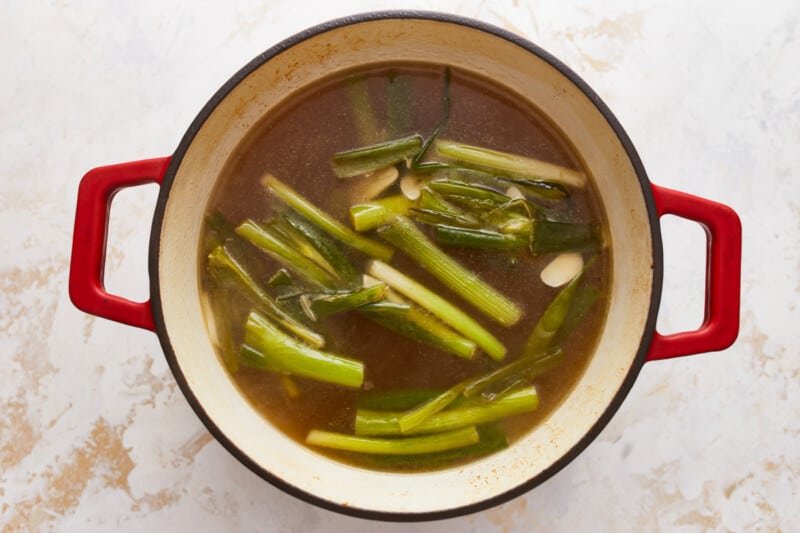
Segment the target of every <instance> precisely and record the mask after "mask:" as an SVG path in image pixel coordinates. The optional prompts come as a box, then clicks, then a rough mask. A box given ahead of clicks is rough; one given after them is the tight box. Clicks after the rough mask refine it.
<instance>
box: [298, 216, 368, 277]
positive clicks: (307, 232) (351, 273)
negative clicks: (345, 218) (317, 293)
mask: <svg viewBox="0 0 800 533" xmlns="http://www.w3.org/2000/svg"><path fill="white" fill-rule="evenodd" d="M284 218H285V219H286V221H287V222H288V223H289V224H291V225H292V227H294V229H296V230H297V231H298V232H300V233H301V234H303V236H304V237H305V238H306V239H307V240H308V242H310V243H311V245H312V246H314V247H315V248H316V249H317V251H319V253H320V255H322V257H324V258H325V260H326V261H327V263H328V264H329V265H331V267H333V270H334V271H335V272H336V274H337V275H338V277H339V278H341V279H342V280H344V281H345V282H346V284H347V285H348V286H351V287H356V286H358V285H359V282H360V274H359V273H358V272H357V271H356V269H355V267H353V264H352V263H351V262H350V259H348V258H347V256H346V255H345V254H344V252H343V251H342V250H341V249H340V248H339V246H338V245H337V243H336V242H334V241H333V239H331V238H330V237H328V235H326V234H325V233H323V232H322V231H320V229H319V228H317V226H315V225H314V224H312V223H311V222H309V221H308V220H306V219H305V218H304V217H302V216H300V215H299V214H297V213H295V212H289V213H286V214H285V215H284Z"/></svg>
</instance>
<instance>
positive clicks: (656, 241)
mask: <svg viewBox="0 0 800 533" xmlns="http://www.w3.org/2000/svg"><path fill="white" fill-rule="evenodd" d="M386 19H424V20H431V21H438V22H445V23H450V24H458V25H462V26H466V27H469V28H472V29H475V30H479V31H482V32H485V33H489V34H492V35H494V36H496V37H499V38H501V39H504V40H506V41H509V42H511V43H513V44H515V45H517V46H519V47H521V48H524V49H525V50H527V51H528V52H530V53H531V54H534V55H536V56H538V57H539V58H541V59H542V60H544V61H546V62H547V63H549V64H550V65H551V66H553V67H554V68H556V69H557V70H558V71H559V72H561V74H563V75H564V76H565V77H567V78H568V79H569V80H570V81H571V82H572V83H574V84H575V85H576V86H577V87H578V88H580V90H581V91H582V92H583V93H584V94H585V95H586V96H587V97H588V98H589V100H590V101H591V102H592V103H593V104H594V106H595V107H596V108H597V109H598V111H599V112H600V113H601V114H602V115H603V117H604V118H605V119H606V121H607V122H608V124H609V125H610V126H611V128H612V130H613V131H614V133H615V134H616V135H617V137H618V138H619V140H620V142H621V144H622V146H623V147H624V149H625V152H626V154H627V156H628V158H629V159H630V161H631V164H632V165H633V168H634V170H635V172H636V176H637V178H638V180H639V184H640V186H641V190H642V196H643V198H644V201H645V205H646V206H647V213H648V220H649V223H650V237H651V239H652V243H653V246H652V252H653V257H652V264H653V284H652V288H651V291H652V292H651V294H652V297H651V300H650V306H649V309H648V315H647V320H646V323H645V329H644V334H643V336H642V339H641V343H640V344H639V348H638V350H637V353H636V357H635V359H634V361H633V364H632V365H631V367H630V368H629V370H628V373H627V375H626V376H625V379H624V380H623V382H622V385H621V386H620V388H619V390H618V391H617V393H616V394H615V396H614V398H613V399H612V401H611V403H610V404H609V406H608V407H607V408H606V410H605V411H604V412H603V413H602V414H601V415H600V417H599V418H598V419H597V421H596V422H595V423H594V425H593V426H592V427H591V428H590V430H589V431H588V432H587V433H586V434H585V435H584V436H583V438H582V439H581V440H580V441H579V442H578V443H577V444H576V445H574V446H573V447H572V448H571V449H570V450H569V451H568V452H567V453H566V454H564V455H563V456H562V457H561V458H560V459H559V460H557V461H555V462H554V463H553V464H551V465H550V466H549V467H548V468H546V469H545V470H543V471H542V472H540V473H539V474H538V475H536V476H534V477H532V478H531V479H529V480H528V481H526V482H525V483H523V484H521V485H519V486H517V487H515V488H513V489H511V490H508V491H506V492H504V493H502V494H499V495H497V496H494V497H491V498H487V499H485V500H482V501H480V502H476V503H473V504H469V505H465V506H461V507H455V508H449V509H443V510H441V511H430V512H420V513H413V512H408V513H397V512H385V511H375V510H370V509H360V508H357V507H350V506H345V505H341V504H338V503H335V502H332V501H330V500H326V499H323V498H320V497H318V496H315V495H314V494H311V493H309V492H307V491H305V490H302V489H300V488H298V487H296V486H294V485H292V484H291V482H289V481H287V480H284V479H281V478H279V477H277V476H275V475H273V474H272V473H270V472H269V471H267V470H265V469H263V468H262V467H261V466H259V465H258V464H257V463H256V462H255V461H253V460H252V459H251V458H250V457H249V456H247V455H246V454H245V453H244V452H243V451H242V450H240V449H239V448H238V447H237V446H236V445H235V444H234V443H233V442H232V441H230V440H229V439H228V438H227V437H226V435H225V434H224V433H223V432H222V431H221V430H220V429H219V427H218V426H217V425H216V423H215V422H214V420H212V419H211V417H210V416H209V415H208V414H207V413H206V412H205V410H204V409H203V407H202V405H200V403H199V401H198V400H197V398H196V396H195V395H194V393H193V391H192V388H191V386H190V385H189V384H188V382H187V381H186V378H185V376H184V374H183V372H182V371H181V368H180V366H179V365H178V362H177V358H176V355H175V351H174V349H173V347H172V344H171V342H170V340H169V337H168V335H167V329H166V325H165V318H164V314H163V308H162V305H161V299H160V280H159V275H158V261H159V259H158V258H159V247H160V242H159V236H160V234H161V225H162V222H163V218H164V212H165V208H166V204H167V198H168V196H169V193H170V189H171V187H172V183H173V181H174V179H175V174H176V172H177V170H178V167H179V166H180V164H181V161H182V159H183V157H184V155H185V153H186V151H187V149H188V147H189V145H190V144H191V143H192V141H193V140H194V137H195V135H196V134H197V133H198V131H199V130H200V128H201V126H202V125H203V123H204V122H205V121H206V119H207V118H208V117H209V116H210V115H211V113H212V112H213V110H214V109H215V108H216V107H217V105H218V104H219V103H220V102H221V101H222V100H223V99H224V98H225V97H226V96H227V95H228V94H229V93H230V92H231V91H232V90H233V88H234V87H236V85H238V84H239V83H240V82H241V81H242V80H243V79H244V78H246V77H247V76H248V75H249V74H250V73H252V72H253V71H255V70H256V69H257V68H259V67H260V66H261V65H262V64H264V63H265V62H267V61H268V60H269V59H270V58H272V57H274V56H276V55H278V54H280V53H281V52H283V51H284V50H286V49H288V48H290V47H292V46H294V45H296V44H298V43H300V42H302V41H305V40H307V39H309V38H311V37H314V36H316V35H318V34H321V33H325V32H327V31H330V30H333V29H336V28H340V27H345V26H350V25H354V24H360V23H363V22H368V21H378V20H386ZM148 270H149V276H150V296H151V304H152V311H153V319H154V322H155V327H156V333H157V334H158V338H159V341H160V343H161V347H162V349H163V350H164V354H165V357H166V359H167V362H168V364H169V367H170V369H171V370H172V373H173V375H174V376H175V380H176V381H177V383H178V385H179V386H180V389H181V391H182V392H183V394H184V396H185V397H186V399H187V400H188V402H189V404H190V405H191V407H192V409H193V410H194V412H195V413H196V414H197V416H198V417H199V418H200V420H201V421H202V422H203V424H204V425H205V426H206V428H207V429H208V430H209V432H211V434H212V435H213V436H214V437H215V438H216V440H217V441H218V442H220V443H221V444H222V445H223V446H224V447H225V448H226V449H227V450H228V451H229V452H230V453H231V454H232V455H233V456H234V457H236V458H237V459H238V460H239V461H240V462H241V463H242V464H244V465H245V466H246V467H247V468H249V469H250V470H251V471H252V472H254V473H255V474H257V475H258V476H260V477H261V478H262V479H264V480H266V481H268V482H269V483H271V484H272V485H274V486H275V487H277V488H279V489H281V490H282V491H284V492H286V493H289V494H291V495H293V496H296V497H297V498H299V499H301V500H304V501H306V502H308V503H312V504H314V505H316V506H319V507H322V508H324V509H328V510H331V511H336V512H338V513H342V514H345V515H350V516H355V517H359V518H367V519H372V520H384V521H396V522H414V521H425V520H439V519H445V518H453V517H458V516H463V515H466V514H470V513H475V512H478V511H483V510H485V509H488V508H491V507H494V506H497V505H499V504H501V503H504V502H506V501H509V500H511V499H513V498H516V497H517V496H520V495H522V494H524V493H526V492H528V491H529V490H531V489H532V488H534V487H536V486H538V485H540V484H542V483H543V482H544V481H546V480H547V479H549V478H550V477H552V476H553V475H554V474H556V473H557V472H558V471H560V470H561V469H563V468H564V467H565V466H566V465H567V464H569V463H570V462H571V461H572V460H573V459H575V458H576V457H577V456H578V455H580V453H581V452H583V450H584V449H586V447H587V446H588V445H589V444H590V443H591V442H592V441H593V440H594V439H595V438H596V437H597V436H598V435H599V434H600V432H601V431H602V430H603V428H604V427H605V426H606V425H607V424H608V422H609V421H610V420H611V418H612V417H613V415H614V414H615V413H616V411H617V409H619V407H620V405H621V404H622V402H623V400H624V399H625V397H626V396H627V394H628V392H629V391H630V389H631V387H632V386H633V383H634V382H635V381H636V378H637V376H638V374H639V371H640V370H641V368H642V365H644V363H645V360H646V358H647V354H648V349H649V347H650V344H651V342H652V339H653V335H654V332H655V324H656V316H657V311H658V306H659V302H660V300H661V285H662V277H663V256H662V241H661V232H660V229H659V223H658V214H657V210H656V207H655V201H654V198H653V193H652V189H651V183H650V181H649V179H648V178H647V174H646V173H645V170H644V166H643V165H642V162H641V160H640V159H639V156H638V154H637V152H636V149H635V148H634V146H633V143H632V142H631V140H630V138H629V137H628V135H627V134H626V133H625V131H624V129H623V128H622V125H621V124H620V123H619V121H618V120H617V118H616V117H615V116H614V114H613V113H612V112H611V110H610V109H609V108H608V106H606V104H605V103H604V102H603V101H602V100H601V99H600V97H599V96H598V95H597V94H596V93H595V92H594V91H593V90H592V89H591V88H590V87H589V85H588V84H587V83H586V82H585V81H583V79H581V78H580V77H579V76H578V75H577V74H576V73H575V72H573V71H572V70H571V69H570V68H569V67H567V66H566V65H565V64H564V63H562V62H561V61H559V60H558V59H556V58H555V57H553V56H552V55H551V54H549V53H548V52H546V51H545V50H543V49H542V48H540V47H539V46H537V45H535V44H533V43H532V42H530V41H528V40H526V39H524V38H522V37H519V36H517V35H514V34H512V33H510V32H508V31H506V30H503V29H501V28H498V27H496V26H493V25H491V24H488V23H485V22H481V21H478V20H474V19H470V18H465V17H462V16H458V15H452V14H447V13H439V12H429V11H408V10H396V11H376V12H369V13H362V14H358V15H352V16H347V17H343V18H338V19H334V20H331V21H328V22H325V23H323V24H319V25H316V26H313V27H311V28H308V29H306V30H304V31H302V32H300V33H297V34H295V35H293V36H292V37H289V38H287V39H285V40H283V41H281V42H280V43H278V44H276V45H275V46H273V47H271V48H269V49H268V50H266V51H265V52H263V53H261V54H259V55H258V56H257V57H255V58H254V59H253V60H252V61H250V62H249V63H248V64H247V65H245V66H244V67H243V68H241V69H240V70H239V71H238V72H236V73H235V74H234V75H233V76H232V77H231V78H230V79H229V80H228V81H227V82H226V83H225V84H224V85H223V86H222V87H221V88H220V89H219V90H218V91H217V92H216V93H215V94H214V95H213V96H212V97H211V99H210V100H209V101H208V103H206V105H205V106H204V107H203V109H202V110H201V111H200V112H199V113H198V115H197V117H196V118H195V119H194V121H193V122H192V124H191V125H190V126H189V129H188V130H187V131H186V133H185V134H184V136H183V138H182V139H181V141H180V143H179V145H178V147H177V149H176V150H175V153H174V154H173V155H172V158H171V161H170V164H169V167H168V168H167V172H166V174H165V176H164V178H163V182H162V185H161V190H160V193H159V196H158V200H157V203H156V208H155V213H154V216H153V226H152V230H151V240H150V249H149V259H148ZM412 475H413V474H412Z"/></svg>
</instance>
